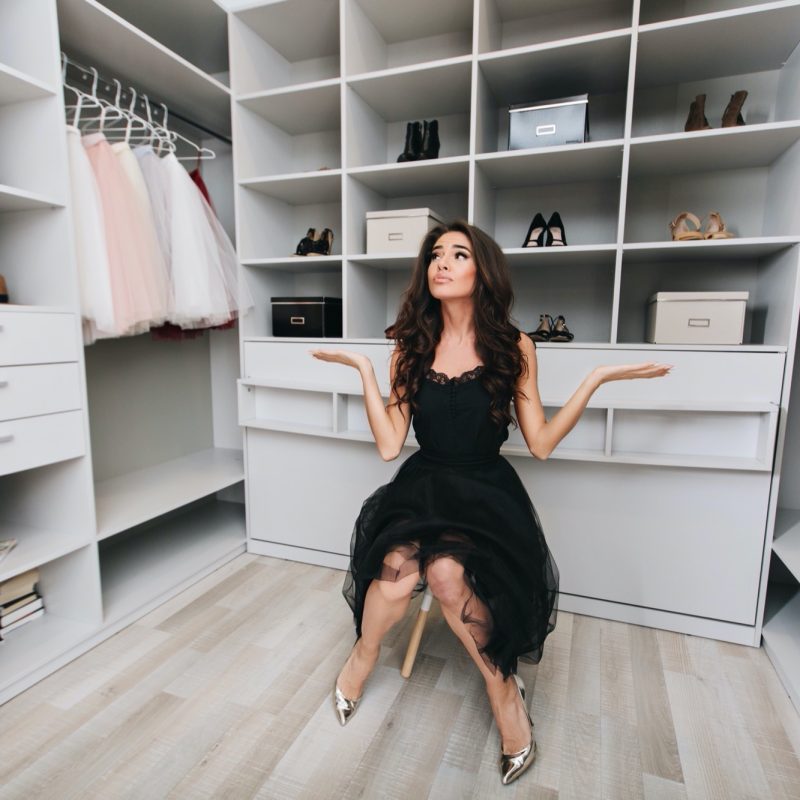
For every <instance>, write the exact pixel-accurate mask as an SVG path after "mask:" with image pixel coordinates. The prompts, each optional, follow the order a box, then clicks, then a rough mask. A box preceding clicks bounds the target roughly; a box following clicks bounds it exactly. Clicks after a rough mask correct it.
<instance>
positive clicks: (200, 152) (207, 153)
mask: <svg viewBox="0 0 800 800" xmlns="http://www.w3.org/2000/svg"><path fill="white" fill-rule="evenodd" d="M159 105H160V106H161V108H162V109H163V110H164V120H163V121H162V123H161V125H162V127H163V128H164V130H165V131H167V133H168V134H169V136H170V138H171V139H172V140H173V141H174V140H175V139H180V140H181V141H182V142H186V144H188V145H191V146H192V147H193V148H194V149H195V150H196V151H197V152H196V153H195V154H193V155H191V156H175V158H177V160H178V161H195V160H197V161H210V160H211V159H212V158H216V157H217V154H216V153H215V152H214V151H213V150H212V149H211V148H209V147H201V146H200V145H197V144H195V143H194V142H193V141H192V140H191V139H187V138H186V137H185V136H181V134H179V133H178V132H177V131H171V130H169V128H167V116H168V115H169V110H168V109H167V107H166V106H165V105H164V103H159Z"/></svg>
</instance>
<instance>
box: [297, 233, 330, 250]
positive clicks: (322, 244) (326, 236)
mask: <svg viewBox="0 0 800 800" xmlns="http://www.w3.org/2000/svg"><path fill="white" fill-rule="evenodd" d="M332 250H333V231H332V230H331V229H330V228H324V229H323V231H322V233H320V235H319V236H317V231H316V228H309V229H308V233H306V235H305V236H304V237H303V238H302V239H301V240H300V241H299V242H298V243H297V249H296V250H295V251H294V254H295V255H296V256H329V255H330V254H331V251H332Z"/></svg>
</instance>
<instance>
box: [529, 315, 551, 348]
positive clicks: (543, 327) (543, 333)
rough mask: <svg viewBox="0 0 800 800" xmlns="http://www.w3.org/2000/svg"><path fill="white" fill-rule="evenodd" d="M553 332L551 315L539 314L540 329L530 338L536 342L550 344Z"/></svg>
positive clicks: (533, 332) (531, 333)
mask: <svg viewBox="0 0 800 800" xmlns="http://www.w3.org/2000/svg"><path fill="white" fill-rule="evenodd" d="M552 330H553V318H552V317H551V316H550V315H549V314H539V327H538V328H537V329H536V330H535V331H531V332H530V333H529V334H528V336H530V337H531V339H533V341H534V342H549V341H550V332H551V331H552Z"/></svg>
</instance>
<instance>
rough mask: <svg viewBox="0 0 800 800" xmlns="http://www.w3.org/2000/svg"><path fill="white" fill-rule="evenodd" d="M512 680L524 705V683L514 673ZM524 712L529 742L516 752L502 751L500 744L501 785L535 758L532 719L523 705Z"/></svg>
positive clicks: (514, 776) (516, 775) (523, 769)
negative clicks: (526, 717)
mask: <svg viewBox="0 0 800 800" xmlns="http://www.w3.org/2000/svg"><path fill="white" fill-rule="evenodd" d="M513 677H514V681H515V683H516V684H517V691H518V692H519V696H520V697H521V698H522V704H523V705H525V684H524V683H523V682H522V678H520V677H519V676H517V675H514V676H513ZM525 713H526V714H528V722H530V724H531V743H530V744H529V745H528V746H527V747H523V748H522V750H518V751H517V752H516V753H504V752H503V747H502V745H501V746H500V776H501V779H502V782H503V786H507V785H508V784H509V783H511V782H512V781H515V780H516V779H517V778H519V776H520V775H522V773H523V772H525V770H526V769H528V767H529V766H530V765H531V764H532V763H533V760H534V758H536V739H535V738H534V736H533V720H532V719H531V715H530V714H529V713H528V707H527V706H525Z"/></svg>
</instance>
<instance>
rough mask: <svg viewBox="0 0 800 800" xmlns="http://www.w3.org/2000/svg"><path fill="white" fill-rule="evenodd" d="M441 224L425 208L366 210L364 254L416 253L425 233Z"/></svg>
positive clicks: (435, 216) (441, 221) (435, 215)
mask: <svg viewBox="0 0 800 800" xmlns="http://www.w3.org/2000/svg"><path fill="white" fill-rule="evenodd" d="M442 223H443V220H442V218H441V217H440V216H439V215H438V214H436V213H435V212H433V211H431V209H429V208H396V209H393V210H391V211H367V253H369V254H374V253H416V252H417V251H418V250H419V246H420V245H421V244H422V240H423V239H424V238H425V236H426V234H427V233H428V231H429V230H430V229H431V228H435V227H436V226H437V225H441V224H442Z"/></svg>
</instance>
